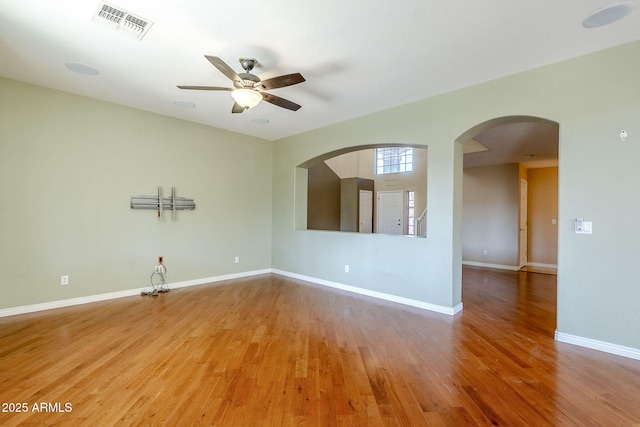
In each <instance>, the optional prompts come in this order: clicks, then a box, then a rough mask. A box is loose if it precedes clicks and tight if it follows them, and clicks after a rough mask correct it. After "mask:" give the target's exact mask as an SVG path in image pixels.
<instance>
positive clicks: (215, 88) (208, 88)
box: [178, 86, 233, 90]
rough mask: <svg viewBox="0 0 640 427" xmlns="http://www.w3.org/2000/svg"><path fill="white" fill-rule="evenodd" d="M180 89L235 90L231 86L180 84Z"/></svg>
mask: <svg viewBox="0 0 640 427" xmlns="http://www.w3.org/2000/svg"><path fill="white" fill-rule="evenodd" d="M178 89H191V90H233V89H232V88H230V87H215V86H178Z"/></svg>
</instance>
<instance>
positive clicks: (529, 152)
mask: <svg viewBox="0 0 640 427" xmlns="http://www.w3.org/2000/svg"><path fill="white" fill-rule="evenodd" d="M487 138H493V139H494V140H493V141H491V144H493V145H491V144H488V145H489V146H490V147H491V149H489V150H488V149H486V147H484V148H483V147H482V145H481V144H479V143H478V141H482V142H484V141H487V140H488V139H487ZM455 142H456V143H458V144H461V145H464V150H461V151H464V153H466V154H463V156H464V157H463V160H462V161H461V162H460V163H461V164H462V167H460V168H459V170H458V169H457V170H456V179H459V181H460V182H461V185H460V186H458V187H456V188H457V189H458V188H460V189H462V191H463V193H464V195H458V196H457V197H456V198H457V200H460V202H459V204H458V207H457V208H456V211H457V215H459V217H460V221H459V222H458V223H457V224H458V227H459V230H458V232H457V233H456V236H457V238H458V242H457V245H459V247H460V252H461V256H460V258H461V263H462V264H463V265H475V266H480V267H490V268H501V269H507V270H519V269H525V270H526V269H533V270H534V271H535V268H532V266H533V267H540V268H543V267H547V268H543V269H545V270H548V271H546V272H551V273H553V272H555V270H556V269H557V247H558V230H557V224H558V221H557V218H558V215H559V212H558V201H559V196H558V147H559V124H558V123H557V122H555V121H552V120H549V119H546V118H541V117H533V116H504V117H498V118H494V119H490V120H487V121H485V122H482V123H479V124H477V125H476V126H473V127H471V128H469V129H468V130H467V131H465V132H464V133H462V134H461V135H460V136H459V137H458V138H456V140H455ZM475 145H477V146H475ZM500 145H503V146H502V147H501V146H500ZM474 146H475V147H474ZM468 148H469V149H468ZM482 150H484V152H481V151H482ZM492 150H493V151H494V152H493V153H492ZM468 160H470V161H468ZM541 177H544V178H541ZM530 183H531V184H533V185H532V186H531V185H529V184H530ZM542 185H544V186H545V187H544V193H542V191H543V190H542V188H543V187H542ZM530 189H533V190H534V191H533V192H530ZM541 196H542V198H541ZM542 205H544V206H542ZM541 218H542V219H541ZM532 219H534V220H535V221H534V222H533V223H534V224H535V233H534V236H535V239H533V242H532V239H531V236H532V233H531V231H532V230H531V227H530V225H531V223H532V222H531V221H532ZM541 236H542V237H541ZM543 238H544V239H546V241H545V242H544V244H546V245H547V246H546V249H545V251H544V252H545V255H549V256H550V255H553V258H552V259H551V260H544V262H531V258H529V255H528V254H529V253H530V252H531V248H532V247H535V248H539V247H540V242H541V241H542V239H543ZM534 244H535V246H534ZM539 252H540V251H539V250H538V251H537V253H539ZM534 261H535V259H534Z"/></svg>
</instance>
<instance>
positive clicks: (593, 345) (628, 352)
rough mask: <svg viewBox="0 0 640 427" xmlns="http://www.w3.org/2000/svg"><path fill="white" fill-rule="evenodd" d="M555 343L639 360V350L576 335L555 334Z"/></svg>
mask: <svg viewBox="0 0 640 427" xmlns="http://www.w3.org/2000/svg"><path fill="white" fill-rule="evenodd" d="M555 339H556V341H560V342H564V343H567V344H573V345H578V346H580V347H586V348H590V349H592V350H598V351H603V352H605V353H611V354H615V355H618V356H624V357H629V358H631V359H636V360H640V349H637V348H633V347H625V346H622V345H618V344H611V343H608V342H604V341H598V340H594V339H591V338H584V337H580V336H577V335H571V334H565V333H564V332H558V331H556V333H555Z"/></svg>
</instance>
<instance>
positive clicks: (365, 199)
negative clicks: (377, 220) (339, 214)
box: [358, 190, 373, 233]
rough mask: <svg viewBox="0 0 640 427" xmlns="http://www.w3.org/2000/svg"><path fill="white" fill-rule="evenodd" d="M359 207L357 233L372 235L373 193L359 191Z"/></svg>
mask: <svg viewBox="0 0 640 427" xmlns="http://www.w3.org/2000/svg"><path fill="white" fill-rule="evenodd" d="M359 206H360V208H359V210H358V217H359V218H358V222H359V225H358V231H359V232H360V233H373V191H370V190H360V204H359Z"/></svg>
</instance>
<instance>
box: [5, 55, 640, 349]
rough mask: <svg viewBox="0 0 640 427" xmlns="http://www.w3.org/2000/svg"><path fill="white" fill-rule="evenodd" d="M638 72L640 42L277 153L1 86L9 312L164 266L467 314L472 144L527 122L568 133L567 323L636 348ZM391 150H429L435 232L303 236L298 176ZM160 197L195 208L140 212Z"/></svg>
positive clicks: (561, 280)
mask: <svg viewBox="0 0 640 427" xmlns="http://www.w3.org/2000/svg"><path fill="white" fill-rule="evenodd" d="M638 76H640V43H632V44H628V45H624V46H621V47H618V48H614V49H609V50H606V51H603V52H599V53H596V54H592V55H588V56H585V57H581V58H577V59H574V60H571V61H566V62H563V63H559V64H555V65H551V66H548V67H543V68H540V69H537V70H533V71H530V72H526V73H522V74H518V75H514V76H510V77H507V78H502V79H499V80H495V81H492V82H488V83H485V84H482V85H477V86H473V87H470V88H466V89H463V90H459V91H455V92H451V93H448V94H444V95H441V96H436V97H433V98H430V99H426V100H423V101H420V102H415V103H412V104H409V105H405V106H401V107H398V108H393V109H390V110H386V111H382V112H379V113H376V114H371V115H368V116H364V117H360V118H356V119H353V120H349V121H346V122H343V123H339V124H336V125H332V126H327V127H324V128H321V129H317V130H314V131H310V132H307V133H304V134H300V135H296V136H293V137H289V138H284V139H282V140H279V141H276V142H269V141H263V140H260V139H256V138H252V137H247V136H241V135H237V134H233V133H230V132H226V131H222V130H218V129H212V128H209V127H205V126H200V125H195V124H192V123H187V122H183V121H179V120H174V119H170V118H166V117H161V116H157V115H154V114H150V113H146V112H142V111H137V110H132V109H128V108H125V107H120V106H115V105H112V104H108V103H104V102H99V101H95V100H91V99H87V98H82V97H78V96H74V95H69V94H65V93H61V92H56V91H52V90H48V89H43V88H38V87H35V86H30V85H25V84H22V83H18V82H13V81H7V80H1V79H0V147H1V150H2V151H1V156H0V178H1V185H2V192H1V194H0V227H1V228H0V234H1V236H2V239H1V241H0V259H1V263H2V264H1V266H2V275H1V276H0V277H1V278H0V292H1V298H0V309H2V308H6V307H17V306H22V305H29V304H36V303H39V302H46V301H54V300H64V299H68V298H74V297H81V296H86V295H95V294H100V293H106V292H112V291H118V290H126V289H132V288H137V287H142V286H146V285H147V283H148V276H149V274H150V272H151V268H152V267H153V265H155V262H156V257H157V256H158V255H164V256H165V258H166V264H167V267H168V269H169V279H170V281H172V282H176V281H182V280H190V279H201V278H207V277H212V276H219V275H224V274H229V273H234V272H243V271H253V270H259V269H264V268H270V267H271V268H274V269H279V270H283V271H287V272H291V273H297V274H300V275H306V276H310V277H314V278H317V279H322V280H327V281H333V282H337V283H341V284H344V285H351V286H357V287H360V288H363V289H365V290H370V291H378V292H383V293H387V294H391V295H396V296H399V297H404V298H409V299H414V300H417V301H423V302H425V303H428V304H434V305H437V306H442V307H456V306H458V305H459V304H460V302H461V301H463V300H462V286H461V227H462V188H463V186H462V184H463V175H462V142H464V141H465V140H467V139H468V138H471V137H473V136H474V135H475V134H477V133H479V132H480V131H481V130H483V129H484V128H486V127H489V126H491V125H492V122H491V121H493V120H495V119H500V118H504V117H508V116H527V117H539V118H542V119H546V120H552V121H555V122H557V123H559V125H560V128H559V129H560V135H559V136H560V146H559V149H560V154H559V216H558V230H559V233H558V321H557V329H558V331H559V332H561V333H563V334H569V335H575V336H578V337H584V338H587V339H592V340H598V341H602V342H607V343H612V344H617V345H620V346H627V347H631V348H636V349H640V334H638V333H637V331H638V330H640V285H639V283H638V273H637V268H636V267H635V263H636V260H637V259H639V258H640V240H639V239H638V233H637V232H636V231H635V230H636V229H637V220H636V216H637V215H636V213H637V212H638V211H639V210H640V194H639V193H638V191H637V188H639V187H640V174H638V173H637V162H638V159H640V120H639V119H638V118H639V117H640V102H639V100H640V84H638ZM621 129H625V130H626V131H627V132H628V134H629V138H628V139H627V141H626V142H624V143H623V142H621V141H620V140H619V138H618V133H619V132H620V130H621ZM395 143H400V144H412V145H422V146H427V147H428V149H429V156H428V177H427V182H428V196H427V197H428V199H427V204H428V206H429V213H428V229H427V235H428V237H427V238H426V239H420V238H411V237H405V236H384V235H361V234H358V233H340V232H325V231H314V230H308V231H307V230H296V227H295V223H296V220H298V221H299V220H300V218H301V213H303V211H300V209H298V208H297V206H298V207H299V206H300V203H301V202H302V203H303V204H306V201H301V200H299V199H300V198H299V197H298V198H296V197H297V196H299V195H301V194H304V191H303V190H304V189H303V188H302V187H296V181H295V177H296V176H298V177H300V176H302V175H304V174H301V173H300V171H299V170H297V169H296V167H297V166H298V165H300V164H302V163H304V162H305V161H307V160H309V159H312V158H314V157H317V156H320V155H322V154H324V153H326V152H330V151H340V150H345V149H346V148H347V147H355V146H370V145H376V144H395ZM269 158H272V162H268V161H265V159H269ZM158 186H163V187H164V189H165V192H168V191H170V188H171V187H172V186H175V187H176V188H177V191H178V195H181V196H185V197H190V198H193V199H195V202H196V204H197V208H196V210H195V211H184V212H179V214H178V220H177V221H175V222H174V221H171V220H170V219H166V220H165V221H162V222H158V220H157V219H156V218H155V216H154V213H153V212H152V211H141V210H131V209H130V208H129V198H130V197H131V196H133V195H139V194H153V193H154V192H155V191H156V189H157V187H158ZM305 191H306V190H305ZM296 209H298V210H296ZM305 217H306V215H305ZM577 217H582V218H584V219H585V220H587V221H592V222H593V230H594V232H593V234H592V235H577V234H575V233H574V232H573V229H574V226H573V224H574V219H575V218H577ZM236 255H237V256H240V257H241V263H240V264H234V263H233V257H234V256H236ZM344 264H349V265H350V273H345V272H344ZM63 274H68V275H69V276H70V284H69V285H68V286H66V287H63V286H61V285H60V284H59V282H60V276H61V275H63Z"/></svg>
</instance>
